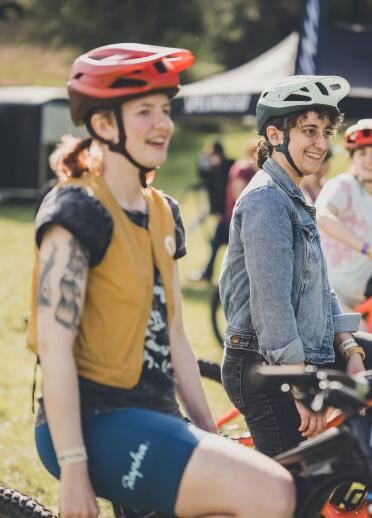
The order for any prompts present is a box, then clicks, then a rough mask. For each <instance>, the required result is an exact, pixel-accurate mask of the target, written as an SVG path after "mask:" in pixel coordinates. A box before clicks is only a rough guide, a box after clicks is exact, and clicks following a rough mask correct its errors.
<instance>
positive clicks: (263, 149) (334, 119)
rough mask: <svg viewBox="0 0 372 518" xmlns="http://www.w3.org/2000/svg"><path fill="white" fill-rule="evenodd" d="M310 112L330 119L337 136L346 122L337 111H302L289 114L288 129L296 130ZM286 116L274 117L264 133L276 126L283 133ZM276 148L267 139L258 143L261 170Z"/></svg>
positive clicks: (324, 109)
mask: <svg viewBox="0 0 372 518" xmlns="http://www.w3.org/2000/svg"><path fill="white" fill-rule="evenodd" d="M310 111H314V112H315V113H317V114H318V115H319V117H320V118H321V119H324V117H328V118H329V120H330V129H331V132H332V133H333V134H334V135H335V134H336V133H337V131H338V130H339V128H340V126H341V124H342V121H343V120H344V116H343V114H342V113H338V112H336V111H335V110H332V109H329V108H313V109H311V110H309V109H306V110H301V111H296V112H294V113H291V114H289V115H288V116H287V117H288V128H289V129H291V128H294V127H295V126H296V124H297V121H298V119H299V118H300V117H303V116H304V115H306V114H307V113H309V112H310ZM284 118H285V117H284V116H281V117H273V118H272V119H270V120H268V122H267V123H266V124H265V127H264V132H265V135H266V129H267V127H268V126H275V127H276V128H278V130H281V131H283V129H284ZM273 149H274V147H273V146H272V144H270V142H269V140H268V138H267V137H263V138H261V139H260V140H259V141H258V144H257V155H258V158H257V164H258V167H259V168H261V167H262V166H263V164H264V163H265V161H266V160H267V159H268V158H270V157H271V155H272V152H273Z"/></svg>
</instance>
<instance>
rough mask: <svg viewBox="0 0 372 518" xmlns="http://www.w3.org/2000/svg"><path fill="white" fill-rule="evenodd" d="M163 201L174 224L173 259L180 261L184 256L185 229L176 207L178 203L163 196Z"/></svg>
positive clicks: (178, 209) (178, 208)
mask: <svg viewBox="0 0 372 518" xmlns="http://www.w3.org/2000/svg"><path fill="white" fill-rule="evenodd" d="M165 199H166V200H167V202H168V203H169V206H170V208H171V209H172V214H173V217H174V222H175V224H176V251H175V253H174V256H173V259H180V258H181V257H183V256H185V255H186V243H185V228H184V226H183V221H182V217H181V213H180V207H179V205H178V202H177V201H176V200H175V199H174V198H171V197H170V196H168V195H165Z"/></svg>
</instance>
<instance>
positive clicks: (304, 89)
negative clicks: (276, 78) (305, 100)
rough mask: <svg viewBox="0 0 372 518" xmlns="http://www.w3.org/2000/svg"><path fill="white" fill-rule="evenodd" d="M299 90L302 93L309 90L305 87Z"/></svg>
mask: <svg viewBox="0 0 372 518" xmlns="http://www.w3.org/2000/svg"><path fill="white" fill-rule="evenodd" d="M300 90H302V91H303V92H308V91H309V89H308V88H307V86H303V87H302V88H300Z"/></svg>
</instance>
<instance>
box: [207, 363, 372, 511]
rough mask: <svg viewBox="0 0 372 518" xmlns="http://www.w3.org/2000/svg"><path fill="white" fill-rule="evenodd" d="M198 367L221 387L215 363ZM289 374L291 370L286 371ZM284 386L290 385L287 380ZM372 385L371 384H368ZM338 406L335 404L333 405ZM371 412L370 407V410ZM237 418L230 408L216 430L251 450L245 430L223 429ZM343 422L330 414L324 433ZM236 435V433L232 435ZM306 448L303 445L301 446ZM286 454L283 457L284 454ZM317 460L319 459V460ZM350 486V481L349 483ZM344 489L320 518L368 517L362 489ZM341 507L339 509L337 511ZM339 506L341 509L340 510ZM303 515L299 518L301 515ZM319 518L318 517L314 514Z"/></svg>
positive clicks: (339, 416)
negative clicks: (347, 490) (347, 492)
mask: <svg viewBox="0 0 372 518" xmlns="http://www.w3.org/2000/svg"><path fill="white" fill-rule="evenodd" d="M199 366H200V371H201V375H202V377H203V378H206V379H208V380H210V381H213V382H215V383H217V384H221V387H222V381H221V371H220V366H219V365H218V364H217V363H214V362H208V361H202V360H199ZM265 369H269V372H270V370H271V369H272V367H265ZM279 369H280V374H282V372H283V376H284V374H285V372H286V369H285V368H284V367H279ZM309 369H316V368H314V367H309ZM289 371H290V372H291V369H289ZM327 372H331V373H335V375H337V376H342V377H343V378H346V379H347V378H348V377H347V376H346V375H345V374H344V373H339V372H337V371H327ZM371 381H372V371H371ZM287 383H290V379H289V381H288V382H287ZM371 386H372V384H371ZM370 404H372V401H370ZM335 406H337V405H335ZM371 412H372V408H371ZM237 416H240V412H239V410H237V409H236V408H232V409H230V410H228V411H226V412H224V413H222V414H221V415H220V414H219V415H218V416H217V417H216V419H215V422H216V425H217V428H218V429H219V431H220V432H221V433H222V434H223V435H225V436H228V437H230V438H231V439H232V440H235V441H238V442H239V443H241V444H243V445H244V446H248V447H253V446H254V441H253V438H252V436H251V435H250V433H249V432H248V431H245V432H244V433H242V432H241V431H240V430H239V431H238V433H237V430H234V431H233V435H231V430H230V429H229V428H226V426H228V427H229V426H231V424H232V423H233V424H232V426H233V427H234V422H235V421H234V420H235V418H236V417H237ZM345 420H346V416H345V413H342V412H340V411H333V412H332V414H331V415H330V416H329V417H328V420H327V427H326V430H332V429H335V428H337V427H341V426H342V425H343V424H344V423H345ZM243 427H244V428H245V425H244V424H243ZM234 432H235V433H234ZM307 443H308V441H307V442H305V443H302V444H303V445H307ZM304 447H305V446H304ZM283 455H286V454H283ZM318 460H319V459H318ZM350 483H351V480H350ZM345 494H346V492H345V490H343V491H340V492H339V493H337V494H336V495H335V496H334V497H333V499H331V501H330V502H327V503H326V505H325V507H324V509H323V514H322V515H321V516H322V517H323V518H335V517H338V518H352V517H358V518H366V517H367V516H369V514H366V509H367V503H366V499H365V491H364V490H362V489H361V488H360V487H355V485H354V486H353V488H352V489H351V490H350V491H349V494H348V495H347V498H345ZM340 506H341V509H340ZM342 507H343V508H344V510H342ZM300 516H302V515H300ZM314 516H319V515H314ZM305 517H306V518H308V516H307V515H306V514H303V518H305Z"/></svg>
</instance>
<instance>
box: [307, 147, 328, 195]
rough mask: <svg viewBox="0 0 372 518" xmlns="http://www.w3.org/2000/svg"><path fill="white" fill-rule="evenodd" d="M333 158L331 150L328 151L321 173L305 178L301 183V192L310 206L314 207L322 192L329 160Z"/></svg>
mask: <svg viewBox="0 0 372 518" xmlns="http://www.w3.org/2000/svg"><path fill="white" fill-rule="evenodd" d="M331 158H332V151H331V149H329V150H328V152H327V154H326V156H325V158H324V160H323V162H322V165H321V166H320V169H319V172H318V173H315V174H312V175H308V176H305V177H304V178H303V180H302V182H301V190H302V192H303V194H304V196H305V200H306V203H307V204H308V205H314V204H315V201H316V199H317V197H318V196H319V193H320V191H321V190H322V188H323V186H324V184H325V182H326V179H325V177H326V176H327V174H328V171H329V160H330V159H331Z"/></svg>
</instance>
